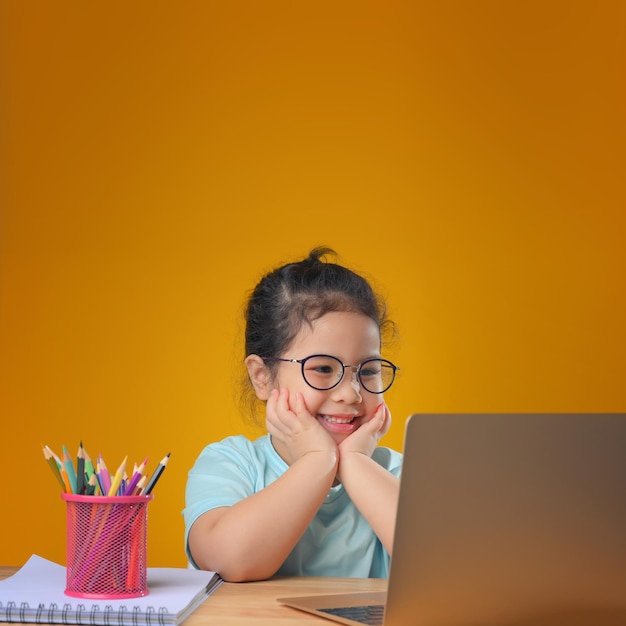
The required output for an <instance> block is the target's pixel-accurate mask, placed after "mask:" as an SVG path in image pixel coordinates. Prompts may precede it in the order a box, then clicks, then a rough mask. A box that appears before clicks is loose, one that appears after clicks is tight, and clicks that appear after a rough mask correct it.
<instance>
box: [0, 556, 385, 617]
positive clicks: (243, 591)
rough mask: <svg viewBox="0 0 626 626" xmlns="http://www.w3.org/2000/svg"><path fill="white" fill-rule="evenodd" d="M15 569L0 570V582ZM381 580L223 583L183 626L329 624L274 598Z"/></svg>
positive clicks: (377, 584) (380, 587) (369, 587)
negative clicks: (282, 603) (281, 603)
mask: <svg viewBox="0 0 626 626" xmlns="http://www.w3.org/2000/svg"><path fill="white" fill-rule="evenodd" d="M17 569H18V568H17V567H0V579H2V578H6V577H7V576H10V575H11V574H13V573H14V572H16V571H17ZM386 588H387V581H386V580H383V579H380V578H305V577H290V578H275V579H272V580H266V581H262V582H256V583H223V584H222V586H221V587H220V588H219V589H217V590H216V591H215V592H214V593H213V594H212V595H211V596H209V598H208V599H207V600H206V602H204V604H202V606H200V607H199V608H198V609H197V610H196V611H195V612H194V613H193V614H192V615H191V616H190V617H189V619H187V620H186V621H185V623H184V624H185V626H217V625H220V626H235V625H236V626H242V624H244V623H245V625H246V626H306V625H307V624H315V625H316V626H323V625H324V624H327V625H329V624H332V622H330V621H328V620H325V619H323V618H321V617H316V616H314V615H309V614H307V613H303V612H302V611H298V610H296V609H291V608H288V607H285V606H282V605H280V604H279V603H278V602H276V598H281V597H285V596H304V595H309V594H310V595H313V594H327V593H343V592H346V591H348V592H353V591H384V590H385V589H386Z"/></svg>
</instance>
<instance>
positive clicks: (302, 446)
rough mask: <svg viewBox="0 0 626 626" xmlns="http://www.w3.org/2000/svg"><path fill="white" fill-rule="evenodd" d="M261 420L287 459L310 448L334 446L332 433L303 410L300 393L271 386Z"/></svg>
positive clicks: (312, 450)
mask: <svg viewBox="0 0 626 626" xmlns="http://www.w3.org/2000/svg"><path fill="white" fill-rule="evenodd" d="M265 422H266V426H267V430H268V432H269V433H270V435H272V438H273V440H274V442H275V444H277V448H280V453H281V456H283V457H287V458H285V460H286V461H287V462H288V463H293V462H294V461H296V460H297V459H299V458H300V457H302V456H304V455H305V454H308V453H310V452H317V451H333V452H336V450H337V446H336V444H335V442H334V441H333V440H332V437H331V436H330V435H329V434H328V433H327V432H326V430H325V429H324V428H323V427H322V426H321V425H320V424H319V422H318V421H317V419H316V418H315V417H313V415H311V414H310V413H309V411H308V410H307V408H306V404H305V401H304V396H303V395H302V394H301V393H295V394H290V393H289V390H288V389H280V390H278V389H273V390H272V392H271V393H270V397H269V398H268V400H267V407H266V419H265Z"/></svg>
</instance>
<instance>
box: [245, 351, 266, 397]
mask: <svg viewBox="0 0 626 626" xmlns="http://www.w3.org/2000/svg"><path fill="white" fill-rule="evenodd" d="M244 363H245V364H246V367H247V368H248V376H249V377H250V382H251V383H252V386H253V387H254V391H255V392H256V397H257V398H258V399H259V400H267V399H268V398H269V396H270V391H271V390H272V384H271V383H272V376H271V372H270V370H269V368H268V367H267V365H266V364H265V361H263V359H262V358H261V357H260V356H258V355H257V354H250V355H248V356H247V357H246V359H245V361H244Z"/></svg>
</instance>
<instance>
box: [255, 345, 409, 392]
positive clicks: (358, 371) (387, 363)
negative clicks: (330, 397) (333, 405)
mask: <svg viewBox="0 0 626 626" xmlns="http://www.w3.org/2000/svg"><path fill="white" fill-rule="evenodd" d="M316 357H317V358H319V357H326V358H329V359H334V360H335V361H337V363H339V364H340V365H341V367H342V370H341V376H340V377H339V378H338V379H337V382H336V383H334V384H333V385H331V386H330V387H316V386H315V385H312V384H311V383H310V382H309V381H308V380H307V377H306V376H305V374H304V366H305V365H306V362H307V361H308V360H310V359H314V358H316ZM261 358H262V359H263V360H264V361H282V362H283V363H299V364H300V372H301V374H302V379H303V380H304V382H305V383H306V384H307V385H308V386H309V387H311V388H312V389H315V390H317V391H330V390H331V389H334V388H335V387H336V386H337V385H338V384H339V383H340V382H341V381H342V380H343V377H344V375H345V373H346V368H352V369H356V376H357V379H358V381H359V385H361V387H362V388H363V389H365V391H367V392H368V393H373V394H381V393H385V391H388V390H389V388H390V387H391V385H393V383H394V381H395V380H396V372H398V371H399V370H400V368H399V367H398V366H397V365H394V364H393V363H392V362H391V361H390V360H389V359H381V358H371V359H365V361H363V362H362V363H359V365H345V364H344V363H343V362H342V361H341V359H338V358H337V357H336V356H333V355H332V354H311V355H309V356H307V357H305V358H304V359H283V358H281V357H277V356H274V357H261ZM372 362H376V363H381V364H382V365H383V367H389V368H391V371H392V372H393V374H392V376H391V380H390V381H389V384H388V385H387V386H386V387H385V388H384V389H382V390H381V391H371V390H370V389H368V388H367V385H365V384H364V383H363V379H362V378H361V370H362V369H363V366H364V365H366V364H367V363H372Z"/></svg>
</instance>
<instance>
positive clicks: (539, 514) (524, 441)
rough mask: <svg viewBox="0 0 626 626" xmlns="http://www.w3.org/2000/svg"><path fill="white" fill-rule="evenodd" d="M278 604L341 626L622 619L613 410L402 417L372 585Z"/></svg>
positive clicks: (625, 499)
mask: <svg viewBox="0 0 626 626" xmlns="http://www.w3.org/2000/svg"><path fill="white" fill-rule="evenodd" d="M278 601H279V602H281V603H282V604H284V605H286V606H290V607H293V608H297V609H300V610H302V611H307V612H310V613H313V614H315V615H319V616H321V617H325V618H327V619H332V620H334V621H336V622H339V623H342V624H348V625H352V626H359V625H360V624H364V623H365V624H367V623H371V622H368V621H367V620H366V619H365V618H363V617H350V616H349V613H350V611H353V612H356V609H355V607H359V609H358V610H360V611H361V612H362V613H364V614H374V613H376V612H377V611H378V612H379V613H380V615H379V617H378V619H379V621H378V622H377V623H378V624H382V625H384V626H618V625H619V626H624V625H626V414H610V413H600V414H561V413H559V414H495V413H492V414H416V415H412V416H411V417H410V418H409V419H408V421H407V424H406V431H405V441H404V460H403V469H402V477H401V480H400V498H399V504H398V512H397V519H396V530H395V540H394V547H393V554H392V558H391V569H390V576H389V580H388V585H387V591H386V593H383V594H359V593H357V594H350V595H347V594H332V595H328V596H324V597H320V596H307V597H298V598H295V597H291V598H280V599H279V600H278ZM363 607H369V608H363ZM383 607H384V608H383Z"/></svg>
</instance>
